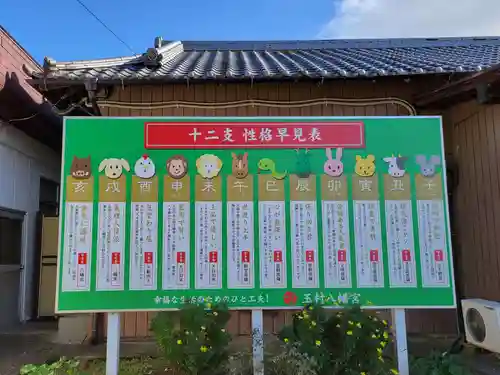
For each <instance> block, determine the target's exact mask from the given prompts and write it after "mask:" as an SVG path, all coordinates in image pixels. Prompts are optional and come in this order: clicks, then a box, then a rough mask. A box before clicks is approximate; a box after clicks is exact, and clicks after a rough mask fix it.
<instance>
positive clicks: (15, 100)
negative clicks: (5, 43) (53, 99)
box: [0, 72, 62, 153]
mask: <svg viewBox="0 0 500 375" xmlns="http://www.w3.org/2000/svg"><path fill="white" fill-rule="evenodd" d="M27 90H30V91H31V90H33V94H30V93H29V92H28V91H27ZM35 95H37V96H39V95H40V94H38V93H36V92H35V90H34V89H32V88H31V87H30V86H29V85H28V83H26V82H25V81H24V78H21V79H20V78H19V77H18V74H17V73H15V72H8V73H6V75H5V82H4V85H3V87H2V88H1V89H0V119H2V120H4V121H6V122H8V123H9V124H11V125H12V126H14V127H16V128H18V129H19V130H21V131H23V132H25V133H26V134H27V135H29V136H30V137H32V138H35V139H36V140H38V141H40V142H41V143H43V144H45V145H47V146H48V147H50V148H52V149H53V150H54V151H56V152H58V153H60V151H61V145H62V119H61V117H59V116H57V115H56V114H55V113H54V112H53V111H52V106H51V104H49V103H48V102H42V100H41V97H40V102H37V100H36V99H35V98H34V96H35ZM35 114H36V115H35Z"/></svg>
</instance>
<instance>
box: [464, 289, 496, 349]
mask: <svg viewBox="0 0 500 375" xmlns="http://www.w3.org/2000/svg"><path fill="white" fill-rule="evenodd" d="M462 310H463V316H464V325H465V337H466V340H467V342H468V343H469V344H472V345H474V346H477V347H480V348H483V349H486V350H489V351H490V352H494V353H500V303H499V302H493V301H487V300H484V299H464V300H462Z"/></svg>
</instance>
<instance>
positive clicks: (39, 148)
mask: <svg viewBox="0 0 500 375" xmlns="http://www.w3.org/2000/svg"><path fill="white" fill-rule="evenodd" d="M60 168H61V161H60V158H59V156H58V155H57V154H56V153H55V152H54V151H52V150H51V149H49V148H48V147H46V146H44V145H42V144H41V143H39V142H38V141H36V140H34V139H32V138H30V137H28V136H27V135H26V134H25V133H23V132H21V131H19V130H17V129H16V128H14V127H12V126H9V125H7V124H5V123H2V122H1V121H0V207H2V208H8V209H13V210H18V211H23V212H25V213H26V219H25V237H24V241H23V243H24V246H23V254H22V259H23V264H24V273H23V277H22V279H23V280H22V281H21V293H22V296H21V317H22V318H23V319H24V320H27V319H30V318H32V317H31V316H30V314H31V308H32V305H33V303H34V301H32V296H33V288H34V287H35V285H36V284H35V283H34V282H33V281H34V280H33V277H34V275H35V270H36V268H35V267H38V265H37V264H34V260H35V249H36V247H35V246H36V244H35V240H36V212H37V211H38V208H39V207H38V202H39V197H38V196H39V190H40V177H44V178H47V179H49V180H52V181H56V182H59V181H60V178H61V172H60Z"/></svg>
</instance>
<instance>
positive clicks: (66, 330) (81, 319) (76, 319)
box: [54, 314, 91, 344]
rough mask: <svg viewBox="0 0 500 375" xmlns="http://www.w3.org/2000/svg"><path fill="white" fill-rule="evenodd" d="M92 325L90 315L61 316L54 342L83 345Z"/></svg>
mask: <svg viewBox="0 0 500 375" xmlns="http://www.w3.org/2000/svg"><path fill="white" fill-rule="evenodd" d="M90 323H91V316H90V314H85V315H66V316H60V317H59V321H58V327H57V333H56V335H55V337H54V342H55V343H58V344H82V343H83V342H84V341H85V340H86V338H87V335H88V329H89V326H90Z"/></svg>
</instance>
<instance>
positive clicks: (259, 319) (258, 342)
mask: <svg viewBox="0 0 500 375" xmlns="http://www.w3.org/2000/svg"><path fill="white" fill-rule="evenodd" d="M252 349H253V374H254V375H264V314H263V313H262V309H258V310H257V309H255V310H252Z"/></svg>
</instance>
